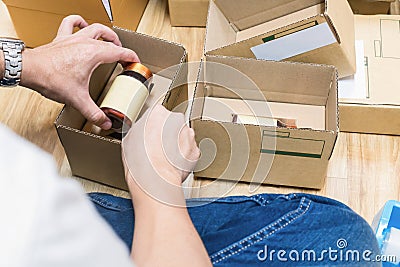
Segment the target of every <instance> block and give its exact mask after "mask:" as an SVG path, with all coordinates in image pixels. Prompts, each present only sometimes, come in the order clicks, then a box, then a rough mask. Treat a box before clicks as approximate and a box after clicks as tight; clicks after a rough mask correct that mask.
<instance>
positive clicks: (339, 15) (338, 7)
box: [325, 1, 355, 55]
mask: <svg viewBox="0 0 400 267" xmlns="http://www.w3.org/2000/svg"><path fill="white" fill-rule="evenodd" d="M325 8H326V12H325V17H326V19H327V21H329V22H330V26H331V27H332V30H333V31H334V32H335V33H336V38H337V40H338V42H339V43H340V44H348V43H350V44H352V45H351V46H349V47H344V49H345V51H346V53H347V54H348V55H355V47H354V38H355V37H354V31H355V29H354V15H353V11H352V10H351V7H350V5H349V3H348V2H347V1H327V4H326V7H325ZM333 25H335V26H333ZM350 53H351V54H350Z"/></svg>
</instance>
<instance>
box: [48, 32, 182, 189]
mask: <svg viewBox="0 0 400 267" xmlns="http://www.w3.org/2000/svg"><path fill="white" fill-rule="evenodd" d="M114 31H115V32H116V33H117V34H118V36H119V38H120V40H121V42H122V44H123V46H124V47H127V48H130V49H134V50H135V51H136V53H137V54H138V56H139V57H140V59H141V62H142V63H143V64H144V65H146V66H147V67H149V68H150V70H151V71H152V72H153V73H155V74H156V76H157V75H158V76H161V77H163V78H164V79H158V80H166V79H168V80H170V82H169V83H168V84H170V87H169V88H168V85H167V86H165V83H162V84H158V83H157V79H155V81H154V87H153V91H152V93H151V95H152V96H154V95H157V96H161V95H162V96H163V98H161V99H163V101H162V104H163V105H164V106H165V107H166V108H167V109H169V110H173V109H174V108H175V107H177V106H178V105H180V104H181V103H184V102H185V101H187V99H188V92H187V85H186V81H187V67H186V64H183V63H185V62H186V60H187V54H186V50H185V49H184V47H182V46H181V45H178V44H175V43H171V42H167V41H164V40H160V39H156V38H154V37H150V36H147V35H143V34H139V33H135V32H130V31H128V30H122V29H119V28H114ZM116 66H117V65H116V64H108V65H102V66H100V67H99V68H98V69H97V70H96V71H95V73H94V74H93V76H92V79H91V81H90V94H91V96H92V98H93V99H94V100H95V101H97V102H98V100H99V98H100V97H101V95H102V93H103V90H104V88H105V86H106V85H107V83H108V82H109V79H110V77H111V76H112V74H113V72H114V69H115V68H116ZM171 67H172V68H171ZM167 68H168V70H165V69H167ZM156 100H157V99H155V98H154V97H150V98H149V99H148V101H147V102H146V105H147V106H151V105H152V104H153V103H149V101H156ZM181 106H182V105H181ZM181 108H182V107H181ZM85 124H86V120H85V119H84V117H83V116H82V115H81V114H80V113H79V112H77V111H76V110H74V109H73V108H71V107H67V106H66V107H65V108H64V109H63V111H62V112H61V114H60V115H59V117H58V118H57V120H56V122H55V125H56V128H57V133H58V135H59V138H60V140H61V143H62V145H63V146H64V149H65V153H66V155H67V158H68V161H69V164H70V166H71V170H72V174H73V175H75V176H79V177H83V178H86V179H90V180H93V181H96V182H99V183H103V184H106V185H110V186H114V187H117V188H120V189H125V190H126V189H127V187H126V184H125V179H124V169H123V165H122V160H121V141H120V140H117V139H113V138H110V137H103V136H99V135H96V134H93V133H90V132H85V131H83V130H82V129H83V127H84V125H85Z"/></svg>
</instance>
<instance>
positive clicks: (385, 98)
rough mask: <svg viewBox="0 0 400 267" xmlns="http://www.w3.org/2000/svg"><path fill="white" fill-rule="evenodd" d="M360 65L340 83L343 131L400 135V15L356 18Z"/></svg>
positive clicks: (361, 16) (360, 16)
mask: <svg viewBox="0 0 400 267" xmlns="http://www.w3.org/2000/svg"><path fill="white" fill-rule="evenodd" d="M355 17H356V40H357V41H356V42H357V57H358V60H357V61H358V62H359V63H358V66H357V73H356V75H355V76H354V78H349V79H351V80H349V81H350V82H352V83H350V87H345V86H344V85H343V84H342V82H343V81H340V83H339V89H340V94H339V95H340V99H339V102H340V104H339V107H340V130H341V131H345V132H357V133H375V134H390V135H400V119H399V118H400V93H399V89H400V80H399V70H400V32H399V25H400V16H394V15H376V16H365V15H356V16H355Z"/></svg>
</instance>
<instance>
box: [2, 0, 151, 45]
mask: <svg viewBox="0 0 400 267" xmlns="http://www.w3.org/2000/svg"><path fill="white" fill-rule="evenodd" d="M3 2H4V3H5V4H6V5H7V8H8V11H9V13H10V16H11V19H12V21H13V24H14V27H15V29H16V31H17V34H18V37H19V38H20V39H22V40H24V42H25V44H26V45H27V46H28V47H37V46H40V45H43V44H47V43H49V42H51V41H52V40H53V39H54V38H55V36H56V34H57V30H58V26H59V25H60V23H61V21H62V20H63V18H64V17H66V16H68V15H73V14H79V15H81V16H82V17H83V18H84V19H86V20H87V21H88V22H89V23H94V22H98V23H102V24H105V25H108V26H112V25H113V26H118V27H121V28H125V29H129V30H136V28H137V26H138V25H139V22H140V19H141V17H142V14H143V12H144V10H145V8H146V6H147V2H148V0H103V1H101V0H85V1H80V0H57V1H52V0H41V1H39V0H33V1H32V0H30V1H23V0H3Z"/></svg>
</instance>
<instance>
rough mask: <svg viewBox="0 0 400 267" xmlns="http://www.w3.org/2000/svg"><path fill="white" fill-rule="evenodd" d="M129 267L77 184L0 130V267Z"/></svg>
mask: <svg viewBox="0 0 400 267" xmlns="http://www.w3.org/2000/svg"><path fill="white" fill-rule="evenodd" d="M63 266H65V267H80V266H82V267H89V266H95V267H102V266H107V267H110V266H118V267H125V266H130V267H132V266H133V263H132V261H131V259H130V257H129V251H128V249H127V248H126V247H125V246H124V244H123V243H122V241H121V240H120V239H119V238H118V237H117V236H116V234H115V233H114V232H113V231H112V229H111V228H110V227H109V226H108V225H107V223H106V222H105V221H104V220H103V219H102V218H101V217H100V216H99V215H98V214H97V212H96V210H95V208H94V206H93V205H92V204H91V203H90V201H89V200H88V198H87V196H86V195H85V193H84V191H83V190H82V188H81V187H80V186H79V184H78V183H77V182H76V181H74V180H72V179H67V178H61V177H59V176H58V174H57V170H56V167H55V164H54V162H53V159H52V158H51V156H50V155H48V154H47V153H45V152H43V151H42V150H40V149H39V148H37V147H35V146H34V145H33V144H30V143H29V142H27V141H26V140H24V139H22V138H21V137H19V136H17V135H16V134H14V133H13V132H11V131H10V130H8V129H6V128H5V127H4V126H2V125H0V267H63Z"/></svg>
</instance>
